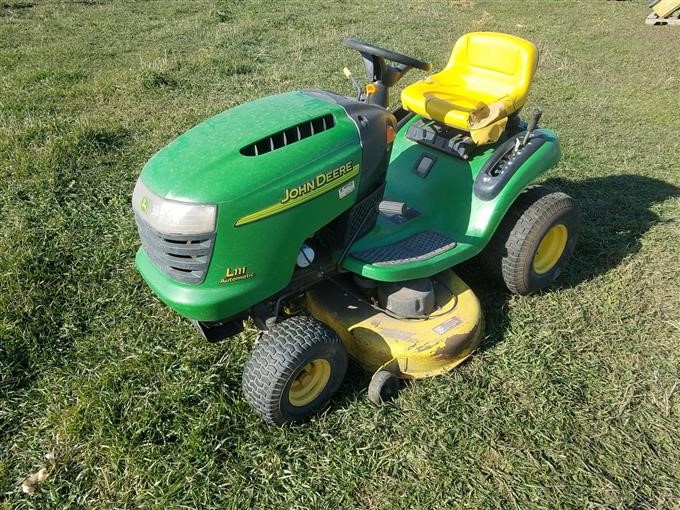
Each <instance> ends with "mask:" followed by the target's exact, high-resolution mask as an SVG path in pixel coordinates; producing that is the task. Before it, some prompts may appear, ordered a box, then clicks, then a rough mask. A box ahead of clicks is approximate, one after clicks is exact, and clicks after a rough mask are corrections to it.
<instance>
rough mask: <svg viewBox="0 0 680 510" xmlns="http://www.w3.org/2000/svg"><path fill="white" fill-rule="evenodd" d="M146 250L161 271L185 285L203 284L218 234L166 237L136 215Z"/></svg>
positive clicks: (172, 235)
mask: <svg viewBox="0 0 680 510" xmlns="http://www.w3.org/2000/svg"><path fill="white" fill-rule="evenodd" d="M135 220H136V222H137V230H138V231H139V237H140V238H141V240H142V248H143V249H144V252H145V253H146V254H147V255H148V256H149V258H150V259H151V261H152V262H153V263H154V264H156V266H157V267H158V269H160V270H161V271H163V272H164V273H165V274H167V275H168V276H169V277H171V278H173V279H175V280H177V281H180V282H182V283H190V284H194V285H196V284H199V283H201V282H202V281H203V280H204V279H205V274H206V272H207V271H208V265H209V264H210V255H211V254H212V247H213V244H214V242H215V233H214V232H211V233H209V234H188V235H181V234H162V233H160V232H158V231H157V230H154V229H153V228H151V227H150V226H149V224H148V223H147V222H146V221H144V219H143V218H141V217H140V216H139V215H137V214H135Z"/></svg>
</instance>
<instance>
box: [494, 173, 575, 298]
mask: <svg viewBox="0 0 680 510" xmlns="http://www.w3.org/2000/svg"><path fill="white" fill-rule="evenodd" d="M580 224H581V223H580V212H579V209H578V206H577V204H576V201H575V200H574V199H573V198H572V197H570V196H569V195H567V194H566V193H562V192H559V191H552V190H550V189H548V188H545V187H543V186H532V187H530V188H528V189H527V190H526V191H525V192H524V193H522V194H521V195H520V196H519V197H518V198H517V200H516V201H515V203H514V204H513V205H512V207H511V208H510V210H509V211H508V213H507V215H506V217H505V219H504V220H503V222H502V223H501V225H500V226H499V227H498V230H497V232H496V234H495V235H494V237H493V239H492V240H491V242H490V243H489V246H488V247H487V248H486V250H485V252H484V254H483V256H482V258H483V260H484V262H485V265H486V266H487V268H488V269H489V271H490V272H491V273H492V274H495V275H496V276H497V277H499V278H500V279H501V280H502V281H503V282H504V283H505V286H506V287H507V288H508V290H510V292H513V293H515V294H529V293H532V292H538V291H540V290H542V289H544V288H545V287H547V286H548V285H550V284H551V283H552V282H553V281H554V280H555V279H556V278H557V277H558V276H559V274H560V272H561V271H562V269H563V268H564V266H565V265H566V264H567V262H568V261H569V258H570V257H571V255H572V253H573V251H574V246H575V244H576V239H577V238H578V233H579V231H580Z"/></svg>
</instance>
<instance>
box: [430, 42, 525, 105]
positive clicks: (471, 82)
mask: <svg viewBox="0 0 680 510" xmlns="http://www.w3.org/2000/svg"><path fill="white" fill-rule="evenodd" d="M537 65H538V50H537V49H536V46H534V45H533V43H531V42H529V41H526V40H524V39H521V38H519V37H515V36H513V35H508V34H501V33H496V32H471V33H469V34H465V35H464V36H462V37H461V38H460V39H458V41H457V42H456V45H455V46H454V48H453V51H452V52H451V58H450V59H449V63H448V64H447V66H446V68H445V69H444V71H445V73H442V74H446V75H449V76H451V77H452V78H455V79H456V80H462V81H463V82H464V84H465V87H466V88H468V89H470V90H474V91H477V92H479V94H480V95H488V96H491V97H495V98H501V97H507V98H508V99H510V100H511V101H512V103H513V105H514V107H515V110H518V109H520V108H521V107H522V106H524V103H526V100H527V96H528V94H529V88H530V87H531V82H532V80H533V78H534V73H535V72H536V66H537Z"/></svg>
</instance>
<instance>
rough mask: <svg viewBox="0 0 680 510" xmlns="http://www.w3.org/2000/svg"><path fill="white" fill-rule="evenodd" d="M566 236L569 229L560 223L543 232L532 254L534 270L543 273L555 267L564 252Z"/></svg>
mask: <svg viewBox="0 0 680 510" xmlns="http://www.w3.org/2000/svg"><path fill="white" fill-rule="evenodd" d="M568 237H569V231H568V230H567V227H566V226H564V225H562V224H559V225H554V226H553V227H551V228H550V230H548V231H547V232H546V233H545V235H544V236H543V239H541V243H540V244H539V245H538V249H537V250H536V254H535V255H534V272H536V273H537V274H543V273H547V272H548V271H550V270H551V269H552V268H553V267H555V264H557V261H558V260H560V257H561V256H562V253H564V248H565V246H567V239H568Z"/></svg>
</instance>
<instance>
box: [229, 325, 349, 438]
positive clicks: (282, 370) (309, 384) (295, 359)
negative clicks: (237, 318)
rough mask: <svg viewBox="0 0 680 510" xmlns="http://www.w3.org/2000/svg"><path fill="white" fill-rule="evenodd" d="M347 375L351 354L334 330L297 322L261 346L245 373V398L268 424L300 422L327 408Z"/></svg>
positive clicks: (280, 328) (265, 336) (269, 335)
mask: <svg viewBox="0 0 680 510" xmlns="http://www.w3.org/2000/svg"><path fill="white" fill-rule="evenodd" d="M346 371H347V351H346V350H345V347H344V346H343V344H342V342H341V341H340V339H339V338H338V335H336V334H335V332H334V331H333V330H332V329H330V328H329V327H328V326H326V325H325V324H323V323H322V322H320V321H318V320H316V319H314V318H312V317H307V316H296V317H291V318H290V319H286V320H284V321H283V322H281V323H279V324H277V325H276V326H274V327H273V328H272V329H270V330H268V331H266V332H265V333H264V334H263V335H262V337H261V338H260V340H259V341H258V343H257V345H256V346H255V348H254V349H253V353H252V355H251V356H250V359H249V360H248V361H247V363H246V365H245V368H244V370H243V380H242V386H243V393H244V394H245V397H246V399H247V400H248V402H249V403H250V405H251V406H252V407H253V409H254V410H255V411H256V412H257V413H258V414H259V415H260V416H261V417H262V418H263V419H264V420H265V421H267V422H269V423H271V424H274V425H283V424H284V423H288V422H299V421H303V420H305V419H306V418H308V417H310V416H311V415H313V414H315V413H316V412H318V411H320V410H321V409H323V408H324V407H325V406H326V404H327V403H328V401H329V400H330V398H331V397H332V396H333V394H334V393H335V392H336V391H337V390H338V388H339V387H340V384H342V381H343V379H344V378H345V372H346Z"/></svg>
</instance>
